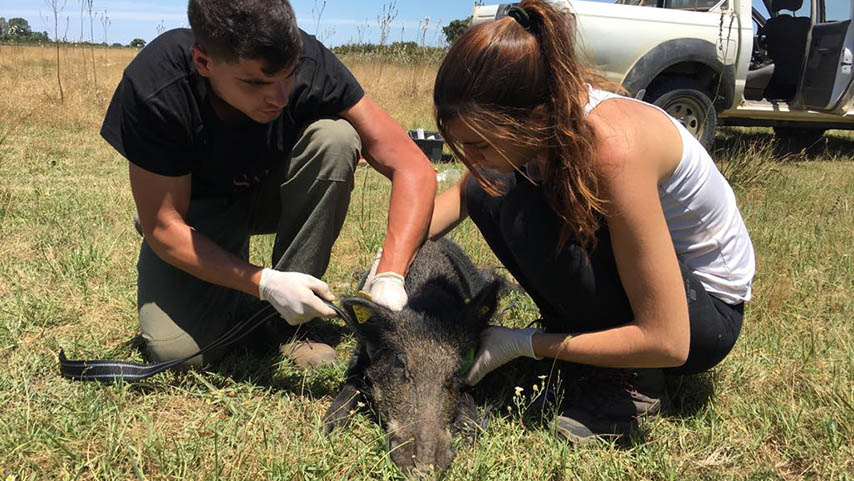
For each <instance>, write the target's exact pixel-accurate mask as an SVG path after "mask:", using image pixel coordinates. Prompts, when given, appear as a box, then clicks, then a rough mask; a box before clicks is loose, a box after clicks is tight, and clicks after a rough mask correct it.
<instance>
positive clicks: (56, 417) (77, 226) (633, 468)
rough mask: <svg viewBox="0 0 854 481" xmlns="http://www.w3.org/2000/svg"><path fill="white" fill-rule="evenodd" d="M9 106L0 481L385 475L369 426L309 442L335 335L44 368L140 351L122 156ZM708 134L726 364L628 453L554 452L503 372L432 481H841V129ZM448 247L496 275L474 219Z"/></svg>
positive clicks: (851, 343) (348, 271)
mask: <svg viewBox="0 0 854 481" xmlns="http://www.w3.org/2000/svg"><path fill="white" fill-rule="evenodd" d="M390 72H392V71H391V70H388V71H387V72H386V74H388V75H391V73H390ZM46 75H49V72H48V73H47V74H46ZM99 79H100V77H99ZM48 85H49V84H48ZM7 102H11V100H8V98H7V100H2V99H0V107H7V108H6V109H5V110H2V111H3V112H6V113H5V114H2V115H6V116H2V117H0V119H2V120H4V121H9V120H10V119H22V120H20V121H19V122H16V123H14V124H13V123H11V122H4V123H3V124H0V138H2V136H3V134H4V133H5V132H10V133H9V135H8V136H7V137H5V140H4V141H3V142H2V144H0V366H2V367H0V479H5V478H6V476H7V475H15V476H16V479H17V480H118V479H121V480H126V479H131V480H133V479H142V480H160V479H168V480H183V479H187V480H190V479H192V480H196V479H200V480H215V479H235V480H237V479H253V480H254V479H281V480H290V479H298V480H304V479H305V480H311V479H333V480H340V479H396V478H399V476H400V475H399V473H398V471H397V470H396V468H395V467H394V465H393V464H392V463H391V461H390V460H389V458H388V456H387V454H386V451H385V449H386V448H385V439H384V436H383V433H382V431H381V429H380V428H379V427H378V426H376V425H375V424H374V423H373V422H372V421H371V420H370V419H369V418H368V417H365V416H362V415H358V416H357V418H356V422H355V423H353V425H352V426H351V427H350V428H348V429H345V430H341V431H338V432H335V433H333V434H332V435H331V436H328V437H327V436H325V435H323V433H322V429H321V425H320V417H321V416H322V414H323V412H324V411H325V409H326V407H327V405H328V403H329V402H330V401H331V399H332V396H334V395H335V392H336V391H335V390H336V387H337V386H338V384H339V383H340V382H341V380H342V379H343V374H344V369H345V362H344V361H343V360H346V358H347V357H348V355H349V353H350V352H351V350H352V348H353V345H354V341H353V339H352V338H351V337H345V339H344V341H343V342H342V343H341V344H340V345H339V346H338V347H337V349H338V351H339V355H340V356H341V358H342V362H341V363H339V364H338V365H336V366H334V367H331V368H327V369H323V370H318V371H313V372H310V373H307V374H306V373H304V372H301V371H300V370H298V369H297V368H295V367H294V366H292V365H290V364H289V363H288V362H285V361H282V360H281V359H277V358H266V359H261V358H257V357H252V356H248V355H245V354H242V353H237V354H235V355H233V356H231V357H229V358H228V359H227V361H226V362H225V363H224V364H223V366H221V367H220V368H218V369H216V370H214V371H211V372H189V373H176V372H169V373H165V374H162V375H160V376H157V377H155V378H153V379H150V380H147V381H145V382H142V383H140V384H138V385H126V384H125V385H99V384H84V383H79V382H71V381H66V380H64V379H61V378H60V377H59V375H58V366H57V360H56V356H57V353H58V351H59V348H60V347H63V348H65V349H66V351H67V353H68V354H69V356H71V357H78V358H84V357H86V358H91V357H114V358H120V359H131V360H141V357H140V355H139V352H138V351H137V349H136V345H135V344H134V342H133V338H134V336H135V334H136V332H137V329H138V321H137V318H136V309H135V297H136V293H135V282H136V271H135V262H136V255H137V250H138V247H139V242H140V239H139V237H138V236H137V234H136V233H135V231H134V230H133V226H132V222H131V219H132V209H133V205H132V199H131V196H130V193H129V189H128V185H127V174H126V165H125V162H124V161H123V160H122V159H120V158H119V157H118V156H117V154H115V153H113V152H112V151H111V150H110V149H109V147H108V146H107V145H106V144H105V143H103V142H102V141H101V140H100V139H99V138H98V137H97V128H98V125H97V122H98V119H99V114H98V112H99V110H98V109H101V110H100V112H101V113H102V112H103V110H102V109H103V108H104V107H105V104H104V103H103V102H102V103H99V104H97V105H98V106H97V108H95V109H93V111H94V113H90V112H88V111H87V112H85V115H83V116H79V115H78V116H71V118H69V119H65V120H63V115H59V114H57V115H49V116H45V115H38V114H34V115H32V116H30V117H27V116H26V115H25V114H26V113H27V112H32V111H33V110H37V108H29V107H28V108H25V107H14V108H8V105H9V104H8V103H7ZM45 108H47V107H45ZM50 108H57V107H56V106H53V107H50ZM28 109H29V110H28ZM395 109H397V110H398V111H403V110H405V109H404V107H402V106H400V105H397V106H392V108H390V110H395ZM417 110H418V113H416V114H413V116H412V117H399V120H400V121H401V122H402V123H403V124H405V125H407V124H419V125H424V123H423V121H421V120H418V119H422V118H425V117H424V115H426V114H425V112H427V109H425V108H424V107H423V106H420V107H419V108H418V109H417ZM10 116H12V117H10ZM15 116H17V117H15ZM428 127H429V125H428ZM718 140H719V150H718V152H717V153H716V156H717V158H718V159H720V160H721V167H722V169H723V170H725V171H726V172H727V175H728V176H729V177H730V178H731V179H732V180H733V183H734V184H735V186H736V193H737V196H738V199H739V202H740V204H741V206H742V212H743V214H744V218H745V221H746V222H747V225H748V228H749V230H750V233H751V236H752V239H753V243H754V246H755V249H756V253H757V265H758V272H757V277H756V280H755V286H754V296H755V299H754V302H753V303H751V304H750V305H749V306H748V308H747V311H746V315H745V324H744V330H743V331H742V335H741V338H740V340H739V342H738V344H737V345H736V347H735V350H734V351H733V352H732V354H731V355H730V356H729V357H728V358H727V359H726V360H725V361H724V362H723V363H722V364H721V365H720V366H719V367H717V368H715V369H714V370H713V371H712V372H710V373H708V374H704V375H700V376H692V377H687V378H682V379H672V380H670V382H669V387H670V390H671V396H672V397H673V403H672V406H671V407H670V408H669V409H668V410H667V411H666V412H665V413H664V414H663V415H662V416H659V417H658V418H655V419H652V420H650V421H648V422H645V423H644V425H643V430H642V436H639V437H638V438H637V439H635V440H634V442H633V443H632V444H630V445H628V446H617V445H611V444H607V443H600V444H593V445H590V446H584V447H577V446H573V445H571V444H568V443H566V442H565V441H564V440H563V439H561V438H560V437H559V436H557V435H556V434H555V433H554V431H553V429H552V428H551V425H550V421H551V416H550V415H549V414H548V413H547V414H546V415H544V416H541V415H539V414H538V413H535V412H533V411H532V410H528V409H527V407H528V406H529V404H530V402H531V395H532V394H533V393H534V390H533V387H532V385H533V384H535V383H538V382H539V381H538V380H537V376H538V375H541V374H547V373H548V372H549V369H550V365H549V364H548V363H545V362H544V363H527V364H524V366H519V367H518V368H517V369H515V370H514V371H512V372H513V373H521V372H523V371H525V372H526V374H525V375H524V376H523V377H522V378H520V379H521V380H518V381H517V380H514V379H513V378H512V374H508V376H507V377H506V385H505V386H500V387H498V388H497V389H494V390H493V392H491V393H490V394H489V395H488V396H481V397H483V398H485V399H484V407H483V408H484V410H485V412H487V417H488V418H489V420H490V423H489V427H488V429H487V430H486V431H485V432H484V433H482V434H481V435H480V436H479V437H478V438H477V440H476V442H475V444H474V446H473V447H468V446H465V445H462V444H461V443H460V445H459V446H458V455H457V458H456V460H455V461H454V463H453V465H452V467H451V469H450V470H449V471H448V473H447V475H446V476H445V479H449V480H456V479H496V480H498V479H507V480H515V479H550V480H551V479H554V480H558V479H584V480H587V479H654V480H669V479H680V480H681V479H720V478H728V479H729V478H733V479H751V480H753V479H755V480H760V479H832V480H850V479H854V475H852V473H854V447H852V443H851V441H852V440H854V384H852V380H854V362H852V352H854V323H853V322H852V319H854V300H852V296H851V291H852V288H854V242H852V240H851V237H852V232H854V229H852V226H854V162H851V156H850V152H851V150H852V147H854V141H852V140H851V139H850V138H849V137H848V136H847V135H845V134H840V133H836V132H834V133H832V134H831V135H830V136H829V140H828V142H827V143H826V144H825V145H822V146H820V148H819V149H817V151H813V152H808V153H801V154H795V155H788V156H784V155H782V154H780V153H779V152H777V151H775V148H774V147H773V145H771V144H768V142H769V141H770V138H769V135H768V133H767V132H766V131H764V130H750V131H747V130H730V131H724V132H722V133H721V135H720V136H719V139H718ZM453 167H454V168H460V166H453ZM440 168H441V169H445V168H448V166H441V167H440ZM388 187H389V186H388V183H387V182H386V181H385V180H384V179H383V178H382V177H381V176H380V175H379V174H377V173H376V172H374V171H372V170H370V169H364V168H360V169H359V170H358V171H357V174H356V189H355V191H354V192H353V197H352V202H351V206H350V215H349V217H348V219H347V222H346V224H345V227H344V230H343V232H342V235H341V237H340V239H339V241H338V243H337V244H336V246H335V249H334V252H333V262H332V265H331V266H330V269H329V272H328V273H327V276H326V279H327V280H328V281H329V283H330V284H331V285H332V287H333V290H334V291H335V292H336V293H338V294H339V295H340V294H347V293H352V292H353V291H354V290H355V284H356V279H355V278H354V272H356V271H358V270H360V269H364V268H365V267H366V266H367V265H368V264H369V263H370V260H371V259H372V258H373V251H374V250H375V248H376V247H378V246H379V245H380V243H381V242H382V236H383V230H384V227H385V211H384V205H385V203H386V202H387V198H388ZM443 187H444V186H443ZM451 237H452V238H453V239H455V240H456V241H457V242H459V243H460V244H461V245H463V247H464V248H465V250H466V251H467V252H468V253H469V254H470V255H471V256H472V257H473V258H474V259H475V261H476V262H477V263H479V264H481V265H492V266H494V265H496V260H495V258H494V256H493V255H492V254H491V253H490V251H489V249H488V248H487V247H486V245H485V243H484V242H483V241H482V239H480V238H479V236H478V235H477V233H476V231H475V229H474V227H473V226H472V225H471V223H470V222H466V223H464V224H463V225H461V226H460V227H459V228H458V229H457V230H456V231H454V232H453V233H452V234H451ZM270 249H271V239H270V238H269V237H261V238H258V239H256V240H255V241H254V242H253V247H252V251H251V257H252V259H253V260H254V261H255V262H259V263H265V262H266V263H269V255H270ZM513 301H515V303H514V302H513ZM504 306H505V307H508V308H509V309H508V310H507V311H506V312H505V313H504V315H503V318H502V321H501V322H503V323H505V324H509V325H524V324H527V322H529V321H531V320H533V319H535V318H536V317H537V313H536V311H535V309H534V307H533V305H532V303H531V302H530V301H529V300H528V299H526V298H524V297H522V296H519V295H517V294H514V295H512V296H511V298H510V299H505V300H504ZM339 324H340V323H339ZM526 370H527V371H526ZM516 385H519V386H520V387H522V388H524V391H523V392H522V394H521V395H518V396H516V395H514V388H515V386H516ZM489 405H492V408H491V409H489V408H488V406H489ZM458 442H459V440H458Z"/></svg>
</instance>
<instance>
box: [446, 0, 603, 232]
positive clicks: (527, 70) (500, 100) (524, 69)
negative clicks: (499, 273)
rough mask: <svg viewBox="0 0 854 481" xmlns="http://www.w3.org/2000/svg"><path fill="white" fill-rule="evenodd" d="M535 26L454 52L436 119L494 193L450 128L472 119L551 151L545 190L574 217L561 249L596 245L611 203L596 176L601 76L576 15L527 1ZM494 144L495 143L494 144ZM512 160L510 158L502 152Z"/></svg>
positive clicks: (479, 33)
mask: <svg viewBox="0 0 854 481" xmlns="http://www.w3.org/2000/svg"><path fill="white" fill-rule="evenodd" d="M520 6H521V7H522V8H523V9H524V10H525V12H526V13H527V14H528V16H529V17H530V20H531V22H530V26H529V27H528V28H527V29H526V28H525V27H523V26H522V25H521V24H520V23H519V22H518V21H517V20H515V19H514V18H511V17H506V18H502V19H500V20H496V21H493V22H488V23H485V24H481V25H477V26H475V27H472V28H470V29H469V30H468V31H467V32H466V33H465V34H464V35H463V36H462V37H461V38H459V39H458V40H457V41H456V42H455V43H454V44H453V46H452V47H451V48H450V50H449V52H448V55H447V57H446V58H445V60H444V62H443V63H442V66H441V67H440V68H439V73H438V75H437V77H436V86H435V90H434V93H433V100H434V105H435V115H436V123H437V125H438V127H439V130H440V131H441V132H442V135H443V136H444V137H445V139H446V140H447V142H448V145H449V147H450V148H451V150H452V151H453V152H454V154H455V155H456V157H457V158H459V159H460V160H462V161H463V163H465V164H466V166H467V167H468V168H469V170H470V171H471V172H472V175H473V176H474V177H475V178H476V179H477V180H478V182H479V183H480V184H481V186H483V188H484V189H485V190H487V191H488V192H490V193H491V194H493V195H495V194H497V192H498V189H497V188H496V186H495V185H494V184H492V183H491V182H490V181H489V180H487V179H486V178H484V177H483V176H482V175H481V174H480V172H478V169H477V167H478V166H477V165H476V164H475V163H474V162H473V161H472V160H471V159H468V158H466V156H465V155H464V152H463V149H462V148H461V145H460V144H459V142H458V141H456V140H455V139H454V138H453V135H452V133H451V132H449V129H448V125H449V123H451V122H453V121H454V120H457V121H459V122H463V123H464V124H465V125H467V126H468V127H470V128H471V129H472V130H473V131H475V132H477V133H480V134H481V136H483V133H484V132H489V133H490V135H491V136H492V137H494V138H497V139H499V141H500V143H496V145H492V147H493V148H495V149H496V150H497V151H498V152H499V153H501V152H502V144H503V145H513V146H518V147H523V148H534V149H538V150H542V151H544V152H545V153H546V156H547V157H546V161H545V162H544V165H543V166H542V167H543V172H542V174H543V185H542V188H543V192H544V195H545V198H546V201H547V202H548V204H549V205H550V206H551V208H552V209H553V210H554V211H555V212H556V213H557V214H558V216H560V218H561V219H563V221H564V225H563V228H562V229H561V234H560V239H559V243H558V246H559V247H563V246H564V245H565V244H566V242H567V241H568V240H569V239H570V238H572V239H573V240H574V241H575V242H576V243H578V245H579V246H581V247H582V248H584V249H588V248H591V247H594V246H595V244H596V237H595V233H596V230H597V229H598V227H599V217H600V214H603V213H604V212H605V202H604V200H603V199H602V198H601V197H600V183H599V179H598V176H597V174H596V172H595V170H594V168H593V167H594V166H593V162H594V154H595V150H594V141H595V135H594V131H593V128H592V127H591V125H590V124H589V123H588V122H587V119H586V117H585V112H584V107H585V105H586V103H587V97H588V84H589V83H591V82H592V81H594V80H595V79H596V78H597V77H596V76H595V75H593V74H592V73H591V72H590V71H589V70H587V69H586V68H585V67H583V66H582V65H581V62H580V61H579V59H578V56H577V55H576V52H575V32H574V28H575V27H574V18H573V17H572V16H571V15H569V14H568V13H566V12H564V11H561V10H558V8H556V7H553V6H552V5H550V4H548V3H547V2H545V1H544V0H524V1H523V2H522V3H521V5H520ZM484 140H486V139H484ZM501 155H504V154H501Z"/></svg>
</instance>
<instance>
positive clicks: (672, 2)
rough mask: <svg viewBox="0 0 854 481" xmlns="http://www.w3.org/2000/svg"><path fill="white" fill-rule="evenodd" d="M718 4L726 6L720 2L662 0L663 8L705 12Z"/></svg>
mask: <svg viewBox="0 0 854 481" xmlns="http://www.w3.org/2000/svg"><path fill="white" fill-rule="evenodd" d="M719 3H722V4H723V5H726V2H721V1H720V0H664V8H672V9H674V10H694V11H698V12H705V11H708V10H711V9H712V7H714V6H715V5H717V4H719Z"/></svg>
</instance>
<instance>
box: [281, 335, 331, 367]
mask: <svg viewBox="0 0 854 481" xmlns="http://www.w3.org/2000/svg"><path fill="white" fill-rule="evenodd" d="M279 351H280V352H281V353H282V354H284V356H285V358H287V359H290V360H291V361H293V363H294V364H296V365H297V366H299V367H301V368H303V369H311V368H314V367H319V366H328V365H330V364H334V363H335V361H337V360H338V354H337V353H336V352H335V349H332V347H331V346H330V345H329V344H323V343H321V342H311V341H296V342H291V343H288V344H282V345H281V346H280V347H279Z"/></svg>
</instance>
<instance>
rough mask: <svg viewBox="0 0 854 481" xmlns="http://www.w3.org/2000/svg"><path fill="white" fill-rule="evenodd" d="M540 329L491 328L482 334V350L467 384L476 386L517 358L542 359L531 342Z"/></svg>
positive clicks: (478, 354) (470, 371)
mask: <svg viewBox="0 0 854 481" xmlns="http://www.w3.org/2000/svg"><path fill="white" fill-rule="evenodd" d="M538 332H541V331H540V330H539V329H533V328H526V329H512V328H508V327H497V326H490V327H487V328H486V329H484V331H483V332H482V333H481V334H480V349H479V350H478V352H477V356H476V357H475V360H474V365H472V368H471V369H470V370H469V373H468V375H466V384H468V385H470V386H474V385H475V384H477V383H478V382H480V380H481V379H483V377H484V376H486V375H487V374H489V373H490V372H492V371H494V370H495V369H496V368H498V367H501V366H503V365H504V364H507V363H508V362H510V361H512V360H513V359H516V358H517V357H522V356H526V357H530V358H533V359H542V358H541V357H537V356H536V355H535V354H534V347H533V344H532V342H531V339H532V338H533V336H534V334H536V333H538Z"/></svg>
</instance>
